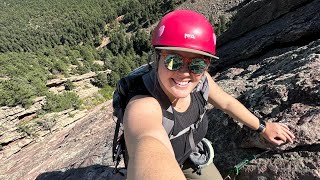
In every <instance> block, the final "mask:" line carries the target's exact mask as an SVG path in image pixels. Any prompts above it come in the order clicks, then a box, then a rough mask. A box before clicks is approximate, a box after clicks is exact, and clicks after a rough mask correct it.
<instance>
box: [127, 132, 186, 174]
mask: <svg viewBox="0 0 320 180" xmlns="http://www.w3.org/2000/svg"><path fill="white" fill-rule="evenodd" d="M127 178H128V179H129V180H130V179H139V180H144V179H146V180H149V179H185V177H184V175H183V173H182V171H181V169H180V167H179V165H178V163H177V161H176V159H175V157H174V156H173V155H172V153H171V152H170V151H169V150H168V148H166V147H165V145H164V144H163V143H161V142H160V141H159V140H157V139H156V138H153V137H150V136H145V137H142V138H141V139H140V140H139V142H138V144H137V145H136V148H135V150H134V152H133V153H132V154H131V155H130V159H129V165H128V176H127Z"/></svg>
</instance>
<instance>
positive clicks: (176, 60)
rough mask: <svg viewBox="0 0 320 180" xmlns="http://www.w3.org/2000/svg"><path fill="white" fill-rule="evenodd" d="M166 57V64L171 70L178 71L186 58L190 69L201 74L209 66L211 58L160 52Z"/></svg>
mask: <svg viewBox="0 0 320 180" xmlns="http://www.w3.org/2000/svg"><path fill="white" fill-rule="evenodd" d="M159 54H160V56H163V57H164V64H165V66H166V68H167V69H168V70H170V71H177V70H179V69H181V68H182V67H183V64H184V62H183V61H184V60H186V61H187V62H188V69H189V70H190V71H191V72H192V73H194V74H201V73H203V72H204V71H205V70H207V68H208V67H209V64H210V60H209V59H206V58H186V57H182V56H180V55H177V54H167V53H159Z"/></svg>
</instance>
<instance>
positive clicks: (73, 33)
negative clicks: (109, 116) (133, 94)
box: [0, 0, 183, 112]
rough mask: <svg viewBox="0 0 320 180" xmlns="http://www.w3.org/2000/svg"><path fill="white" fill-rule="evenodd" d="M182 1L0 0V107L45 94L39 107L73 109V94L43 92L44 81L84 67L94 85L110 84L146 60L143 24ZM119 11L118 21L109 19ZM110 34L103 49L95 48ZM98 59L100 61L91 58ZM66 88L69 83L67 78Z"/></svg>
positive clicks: (28, 102) (70, 86)
mask: <svg viewBox="0 0 320 180" xmlns="http://www.w3.org/2000/svg"><path fill="white" fill-rule="evenodd" d="M182 2H183V0H182V1H163V0H112V1H110V0H87V1H78V0H59V1H48V0H44V1H41V3H39V1H36V0H28V1H19V0H5V2H2V3H0V9H1V15H0V17H1V18H0V24H1V26H0V42H1V43H0V97H1V98H0V106H16V105H19V104H20V105H22V106H24V107H28V106H30V105H31V104H32V102H33V99H34V98H35V97H38V96H47V104H46V105H45V111H48V112H50V111H59V110H64V109H66V108H78V107H79V106H80V105H79V104H80V101H79V98H78V97H76V95H75V94H73V95H71V94H65V93H64V94H60V95H53V94H51V93H48V88H47V86H46V84H47V81H48V80H50V79H52V78H55V77H61V76H64V77H68V76H70V75H72V74H84V73H88V72H90V71H103V70H106V69H110V70H112V72H111V74H108V75H99V76H98V77H97V78H96V82H97V86H99V87H106V85H108V86H111V87H115V86H116V82H117V81H118V80H119V79H120V77H122V76H125V75H126V74H128V73H129V72H130V71H131V70H132V69H134V68H136V67H138V66H140V65H142V64H145V63H146V62H147V57H148V52H149V51H150V49H151V45H150V35H149V34H148V33H146V32H145V31H144V30H140V28H145V27H149V26H150V25H151V24H153V23H155V22H157V21H158V20H159V18H160V17H161V16H162V15H163V14H165V13H167V12H168V11H170V10H172V9H173V8H174V7H175V6H177V5H178V4H180V3H182ZM121 15H124V20H123V21H120V22H117V21H115V19H116V18H117V17H119V16H121ZM103 36H108V37H110V41H111V42H110V43H109V45H108V46H107V47H105V48H99V50H97V49H96V47H97V46H98V45H100V42H101V40H102V38H103ZM96 60H101V61H103V62H104V65H103V66H100V65H98V64H95V63H94V61H96ZM65 86H66V90H72V89H73V88H74V86H73V84H72V83H71V82H67V83H66V84H65Z"/></svg>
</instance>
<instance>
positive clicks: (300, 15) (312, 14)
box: [212, 0, 320, 71]
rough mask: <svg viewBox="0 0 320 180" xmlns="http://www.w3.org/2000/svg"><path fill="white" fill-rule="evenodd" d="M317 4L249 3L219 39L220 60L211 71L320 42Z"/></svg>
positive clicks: (297, 0)
mask: <svg viewBox="0 0 320 180" xmlns="http://www.w3.org/2000/svg"><path fill="white" fill-rule="evenodd" d="M319 8H320V2H319V1H318V0H313V1H310V0H295V1H290V2H289V1H281V2H280V1H276V0H272V1H261V0H260V1H250V3H248V4H247V5H245V6H244V7H243V10H240V11H239V13H238V15H237V16H236V18H235V19H234V22H233V23H232V25H231V27H230V28H229V29H228V30H227V31H226V32H225V33H224V34H222V35H221V36H220V37H219V38H218V43H219V44H220V46H219V49H218V54H217V55H218V56H219V57H220V59H221V61H218V62H216V64H215V66H213V67H214V68H213V69H212V71H216V70H219V69H222V68H223V67H226V66H228V65H231V64H235V63H237V62H240V61H243V60H247V59H250V58H254V59H257V58H258V57H261V56H263V55H264V54H266V53H267V52H269V51H271V50H275V49H282V48H285V47H294V46H296V47H299V46H301V45H305V44H307V43H308V42H310V41H312V40H315V39H319V38H320V34H319V31H320V21H319V18H320V14H319V13H318V9H319Z"/></svg>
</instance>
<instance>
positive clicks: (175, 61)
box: [164, 55, 183, 71]
mask: <svg viewBox="0 0 320 180" xmlns="http://www.w3.org/2000/svg"><path fill="white" fill-rule="evenodd" d="M164 62H165V65H166V67H167V68H168V70H170V71H176V70H178V69H180V68H181V66H183V60H182V59H181V58H180V57H179V56H177V55H168V56H167V57H166V58H165V60H164Z"/></svg>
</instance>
